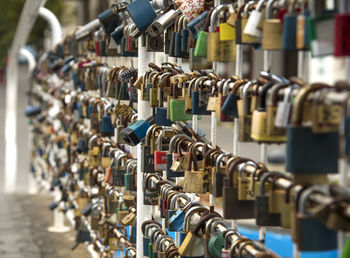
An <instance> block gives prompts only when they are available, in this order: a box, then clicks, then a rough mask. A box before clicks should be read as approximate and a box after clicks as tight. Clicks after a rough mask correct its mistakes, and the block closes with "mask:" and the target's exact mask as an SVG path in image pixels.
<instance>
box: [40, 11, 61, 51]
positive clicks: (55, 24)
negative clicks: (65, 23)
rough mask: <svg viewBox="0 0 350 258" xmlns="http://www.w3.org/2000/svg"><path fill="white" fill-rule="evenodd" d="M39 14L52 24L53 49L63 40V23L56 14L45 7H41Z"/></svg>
mask: <svg viewBox="0 0 350 258" xmlns="http://www.w3.org/2000/svg"><path fill="white" fill-rule="evenodd" d="M39 15H40V16H41V17H42V18H44V19H45V20H46V21H47V22H48V24H49V25H50V30H51V38H52V45H51V48H52V49H53V48H54V47H55V46H56V45H57V44H59V43H60V42H61V41H62V27H61V24H60V22H59V21H58V19H57V17H56V15H55V14H54V13H53V12H51V11H50V10H49V9H47V8H45V7H40V9H39Z"/></svg>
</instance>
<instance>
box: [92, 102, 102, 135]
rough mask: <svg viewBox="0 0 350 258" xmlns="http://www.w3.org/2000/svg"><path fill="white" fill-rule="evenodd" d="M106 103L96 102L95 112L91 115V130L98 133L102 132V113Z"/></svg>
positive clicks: (94, 105)
mask: <svg viewBox="0 0 350 258" xmlns="http://www.w3.org/2000/svg"><path fill="white" fill-rule="evenodd" d="M103 106H104V103H103V102H102V101H100V100H95V102H94V104H93V111H92V113H91V114H90V121H91V129H92V130H94V131H95V132H96V133H100V132H101V121H100V120H101V116H100V113H101V111H102V110H103Z"/></svg>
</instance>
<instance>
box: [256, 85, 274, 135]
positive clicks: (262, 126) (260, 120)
mask: <svg viewBox="0 0 350 258" xmlns="http://www.w3.org/2000/svg"><path fill="white" fill-rule="evenodd" d="M274 85H276V82H275V81H270V82H268V83H266V84H265V85H264V86H263V88H262V90H261V92H260V95H259V106H258V109H257V110H254V112H253V115H252V124H251V138H252V139H253V140H254V141H257V142H275V141H277V142H278V141H280V139H279V138H274V137H269V135H268V134H267V112H266V98H267V94H268V91H269V90H270V89H271V88H272V87H273V86H274Z"/></svg>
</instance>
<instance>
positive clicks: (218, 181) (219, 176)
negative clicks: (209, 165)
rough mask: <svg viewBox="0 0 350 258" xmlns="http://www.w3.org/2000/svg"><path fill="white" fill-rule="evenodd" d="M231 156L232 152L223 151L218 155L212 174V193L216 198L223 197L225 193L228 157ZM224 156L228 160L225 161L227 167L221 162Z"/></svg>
mask: <svg viewBox="0 0 350 258" xmlns="http://www.w3.org/2000/svg"><path fill="white" fill-rule="evenodd" d="M209 155H210V153H209ZM230 156H232V155H231V153H230V152H222V153H221V154H219V155H218V156H217V159H216V164H215V165H216V166H215V170H214V171H213V174H212V189H211V193H212V194H213V196H214V197H216V198H218V197H222V195H223V186H224V178H225V172H226V171H225V170H227V165H228V158H229V157H230ZM223 158H225V159H226V162H225V163H226V168H225V167H222V166H221V163H223ZM205 161H206V159H205Z"/></svg>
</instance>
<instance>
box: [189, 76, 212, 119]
mask: <svg viewBox="0 0 350 258" xmlns="http://www.w3.org/2000/svg"><path fill="white" fill-rule="evenodd" d="M207 79H209V77H207V76H203V77H200V78H198V79H197V80H196V81H195V84H194V88H193V91H192V114H194V115H210V114H211V112H210V111H208V110H207V106H208V99H209V94H210V90H209V89H208V88H207V87H205V86H202V89H200V88H199V87H200V84H202V83H203V82H204V81H205V80H207Z"/></svg>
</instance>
